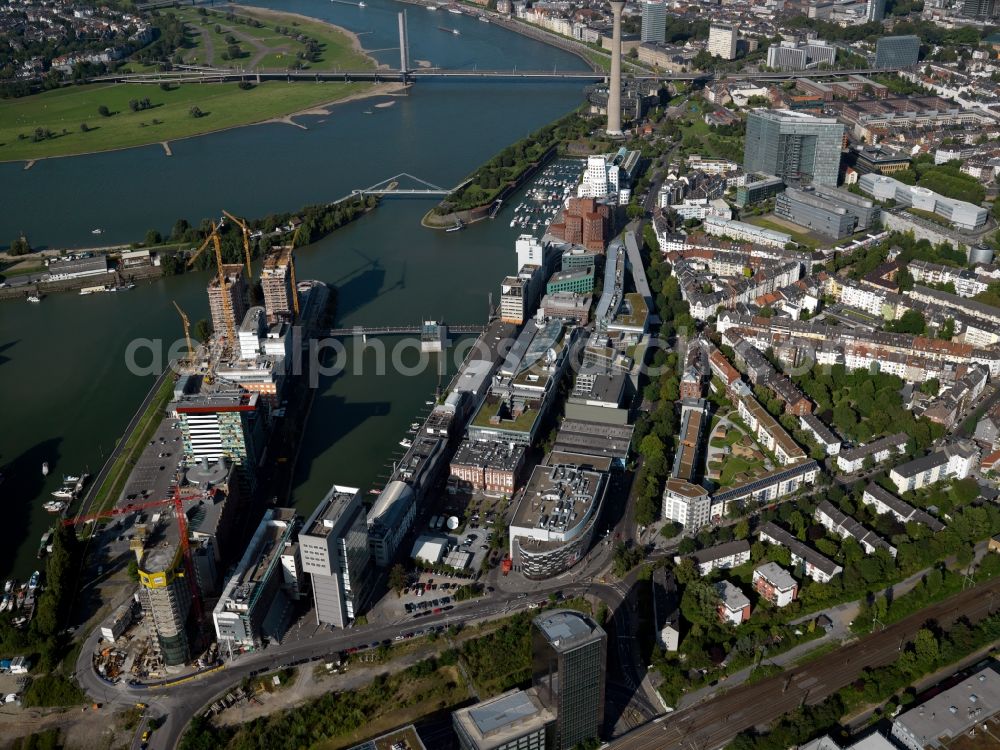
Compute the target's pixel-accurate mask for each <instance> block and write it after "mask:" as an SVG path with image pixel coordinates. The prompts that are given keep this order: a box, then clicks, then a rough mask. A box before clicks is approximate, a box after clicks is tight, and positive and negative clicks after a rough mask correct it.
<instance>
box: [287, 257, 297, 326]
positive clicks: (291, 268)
mask: <svg viewBox="0 0 1000 750" xmlns="http://www.w3.org/2000/svg"><path fill="white" fill-rule="evenodd" d="M288 270H289V271H290V272H291V274H292V307H293V308H294V309H295V319H296V320H298V318H299V285H298V284H296V283H295V250H294V249H290V250H289V251H288Z"/></svg>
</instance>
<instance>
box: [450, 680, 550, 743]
mask: <svg viewBox="0 0 1000 750" xmlns="http://www.w3.org/2000/svg"><path fill="white" fill-rule="evenodd" d="M555 718H556V717H555V714H554V713H553V712H552V710H551V709H549V708H546V707H545V706H543V705H542V703H541V701H540V700H538V695H537V694H536V693H535V691H534V690H533V689H529V690H508V691H507V692H506V693H503V694H502V695H498V696H496V697H495V698H490V699H489V700H485V701H480V702H479V703H476V704H474V705H472V706H468V707H467V708H462V709H459V710H458V711H455V712H454V713H453V714H452V715H451V721H452V726H453V727H454V728H455V734H456V735H458V746H459V747H460V748H461V750H549V748H551V747H552V734H553V730H554V728H555Z"/></svg>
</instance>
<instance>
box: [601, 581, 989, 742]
mask: <svg viewBox="0 0 1000 750" xmlns="http://www.w3.org/2000/svg"><path fill="white" fill-rule="evenodd" d="M998 595H1000V579H997V580H993V581H990V582H988V583H984V584H982V585H979V586H976V587H975V588H972V589H968V590H966V591H963V592H961V593H959V594H956V595H955V596H952V597H950V598H948V599H946V600H944V601H942V602H939V603H937V604H935V605H932V606H930V607H926V608H924V609H923V610H921V611H920V612H917V613H915V614H913V615H911V616H910V617H907V618H905V619H903V620H900V621H899V622H897V623H894V624H893V625H890V626H889V627H888V628H886V629H885V630H883V631H882V632H879V633H874V634H872V635H869V636H867V637H865V638H862V639H860V640H858V641H856V642H855V643H853V644H850V645H847V646H844V647H843V648H841V649H839V650H837V651H834V652H832V653H830V654H827V655H825V656H821V657H819V658H817V659H816V660H815V661H812V662H810V663H809V664H806V665H803V666H801V667H798V668H795V669H792V670H789V671H787V672H785V673H783V674H780V675H776V676H775V677H772V678H770V679H767V680H763V681H761V682H758V683H755V684H753V685H745V686H741V687H738V688H736V689H734V690H731V691H729V692H727V693H724V694H722V695H721V696H719V697H717V698H714V699H712V700H709V701H707V702H705V703H702V704H701V705H698V706H694V707H692V708H690V709H684V710H681V711H677V712H674V713H672V714H670V715H669V717H662V718H660V719H656V720H655V721H652V722H650V723H648V724H646V725H644V726H643V727H642V728H640V729H636V730H635V731H633V732H630V733H629V734H627V735H625V736H624V737H621V738H619V739H617V740H615V741H613V742H612V743H611V745H610V747H612V748H616V749H617V750H714V748H719V747H722V746H723V745H725V744H726V743H727V742H729V741H730V740H731V739H732V738H733V737H735V736H736V735H737V734H739V733H740V732H743V731H745V730H747V729H750V728H751V727H754V726H757V725H766V724H770V723H772V722H774V721H777V720H778V719H780V718H781V717H782V716H785V715H787V714H789V713H790V712H792V711H793V710H795V708H796V707H798V706H800V705H802V704H803V703H809V704H815V703H819V702H820V701H822V700H823V699H824V698H826V697H827V696H829V695H831V694H832V693H834V692H836V691H837V690H839V689H840V688H841V687H843V686H844V685H847V684H848V683H850V682H851V681H852V680H854V679H856V678H857V677H858V676H859V675H860V674H861V672H862V671H863V670H864V669H866V668H867V667H873V666H882V665H885V664H888V663H890V662H893V661H895V660H896V658H897V657H898V655H899V651H900V649H901V647H902V646H903V644H905V643H907V642H908V641H909V640H910V639H911V638H912V637H913V635H914V634H915V633H916V632H917V631H918V630H919V629H920V628H921V627H922V626H923V625H924V623H926V622H927V621H928V620H935V621H936V622H937V623H938V624H939V625H942V626H946V625H948V624H950V623H951V622H953V621H955V620H956V619H958V618H960V617H963V616H964V617H968V619H969V620H970V621H972V622H977V621H978V620H980V619H982V618H983V617H985V616H986V615H987V614H990V613H992V612H994V611H995V610H996V609H997V608H998V605H1000V596H998Z"/></svg>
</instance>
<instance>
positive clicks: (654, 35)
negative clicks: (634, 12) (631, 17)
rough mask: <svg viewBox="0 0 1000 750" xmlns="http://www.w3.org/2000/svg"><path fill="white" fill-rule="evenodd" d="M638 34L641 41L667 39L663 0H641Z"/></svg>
mask: <svg viewBox="0 0 1000 750" xmlns="http://www.w3.org/2000/svg"><path fill="white" fill-rule="evenodd" d="M640 35H641V37H642V41H643V42H660V43H663V42H666V41H667V4H666V2H665V1H664V0H643V3H642V28H641V31H640Z"/></svg>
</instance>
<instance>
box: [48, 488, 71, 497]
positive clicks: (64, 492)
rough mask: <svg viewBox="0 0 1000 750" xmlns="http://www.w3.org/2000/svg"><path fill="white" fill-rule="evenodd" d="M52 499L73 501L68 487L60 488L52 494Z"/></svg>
mask: <svg viewBox="0 0 1000 750" xmlns="http://www.w3.org/2000/svg"><path fill="white" fill-rule="evenodd" d="M52 497H59V498H64V499H66V500H72V499H73V490H71V489H70V488H69V487H60V488H59V489H58V490H56V491H55V492H53V493H52Z"/></svg>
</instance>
